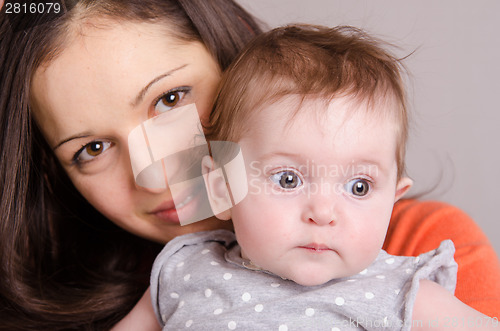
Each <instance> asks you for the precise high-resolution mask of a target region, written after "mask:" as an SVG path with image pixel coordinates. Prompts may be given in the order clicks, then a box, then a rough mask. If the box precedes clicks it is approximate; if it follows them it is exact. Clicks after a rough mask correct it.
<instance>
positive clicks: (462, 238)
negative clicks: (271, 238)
mask: <svg viewBox="0 0 500 331" xmlns="http://www.w3.org/2000/svg"><path fill="white" fill-rule="evenodd" d="M445 239H451V240H452V241H453V243H454V244H455V246H456V247H460V246H463V245H467V244H469V243H471V242H475V243H476V244H477V243H484V244H486V245H490V243H489V241H488V238H487V237H486V235H485V234H484V233H483V231H482V230H481V228H480V227H479V226H478V225H477V224H476V223H475V222H474V220H473V219H472V218H471V217H470V216H469V215H467V213H465V212H464V211H463V210H461V209H460V208H457V207H455V206H453V205H450V204H448V203H446V202H441V201H424V200H417V199H402V200H400V201H398V202H397V203H396V204H395V205H394V209H393V212H392V216H391V222H390V224H389V229H388V231H387V237H386V241H385V243H384V249H385V250H387V251H388V252H389V253H391V254H396V255H413V256H416V255H418V254H421V253H423V252H426V251H429V250H432V249H435V248H436V247H438V246H439V244H440V243H441V242H442V241H443V240H445Z"/></svg>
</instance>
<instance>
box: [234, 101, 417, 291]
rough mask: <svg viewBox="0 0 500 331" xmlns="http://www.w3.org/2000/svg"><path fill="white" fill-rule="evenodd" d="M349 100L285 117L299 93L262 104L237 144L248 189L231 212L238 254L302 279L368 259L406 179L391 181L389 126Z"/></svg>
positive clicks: (352, 268) (316, 279) (358, 267)
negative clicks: (238, 245)
mask: <svg viewBox="0 0 500 331" xmlns="http://www.w3.org/2000/svg"><path fill="white" fill-rule="evenodd" d="M348 101H349V100H348V99H346V98H338V99H335V100H334V101H333V102H331V103H329V104H328V105H325V102H324V101H323V100H309V101H306V102H305V103H304V104H302V106H301V109H300V110H299V113H298V115H296V116H295V117H294V118H293V119H291V120H290V117H289V113H290V111H293V110H294V109H296V107H297V105H298V99H297V98H296V97H293V96H290V97H286V98H284V99H282V100H281V101H280V102H278V103H275V104H272V105H268V106H265V107H264V108H263V109H262V110H261V111H260V112H259V114H258V115H256V116H255V118H253V119H252V121H251V123H249V125H250V126H251V127H252V128H253V129H252V130H250V133H249V134H248V135H247V136H245V137H244V138H243V139H242V140H241V141H240V142H239V144H240V146H241V148H242V151H243V156H244V159H245V166H246V168H247V176H248V189H249V191H248V195H247V197H246V198H245V199H244V200H243V201H242V202H240V203H239V204H237V205H236V206H235V207H234V208H233V209H232V210H231V217H232V219H233V223H234V227H235V231H236V236H237V239H238V241H239V243H240V245H241V247H242V255H243V257H244V258H248V259H249V260H251V261H252V262H253V263H254V264H256V265H258V266H260V267H261V268H263V269H266V270H269V271H271V272H273V273H275V274H277V275H279V276H281V277H284V278H287V279H291V280H293V281H295V282H297V283H299V284H301V285H307V286H312V285H318V284H322V283H325V282H327V281H329V280H331V279H333V278H341V277H345V276H349V275H353V274H356V273H358V272H360V271H362V270H363V269H365V268H366V267H367V266H368V265H370V264H371V263H372V262H373V260H374V259H375V258H376V256H377V255H378V253H379V250H380V248H381V247H382V244H383V242H384V238H385V234H386V230H387V227H388V224H389V220H390V216H391V212H392V207H393V204H394V202H395V201H396V200H397V199H398V198H399V197H400V196H401V195H402V194H404V192H406V189H407V188H409V185H410V184H411V181H410V180H409V179H408V178H403V179H401V180H400V181H397V165H396V123H394V121H393V120H391V119H385V120H384V119H383V118H381V117H377V116H376V115H375V116H373V115H368V114H367V113H368V112H372V113H373V112H374V111H375V112H376V111H377V110H376V109H375V110H373V109H370V110H368V109H366V107H367V106H366V105H359V104H356V103H349V102H348ZM384 106H385V107H387V106H391V105H384ZM319 107H323V108H324V107H328V110H321V109H320V108H319ZM353 107H355V108H358V110H357V111H355V112H352V108H353ZM316 109H318V110H316ZM289 110H290V111H289ZM346 111H349V114H350V115H348V116H346V115H345V114H346Z"/></svg>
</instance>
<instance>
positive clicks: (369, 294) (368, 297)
mask: <svg viewBox="0 0 500 331" xmlns="http://www.w3.org/2000/svg"><path fill="white" fill-rule="evenodd" d="M365 298H367V299H373V298H375V294H373V293H372V292H366V293H365Z"/></svg>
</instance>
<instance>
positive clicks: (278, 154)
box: [258, 151, 305, 163]
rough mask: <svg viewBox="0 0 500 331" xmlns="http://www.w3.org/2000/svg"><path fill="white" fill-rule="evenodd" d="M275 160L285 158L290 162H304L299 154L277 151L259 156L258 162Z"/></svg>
mask: <svg viewBox="0 0 500 331" xmlns="http://www.w3.org/2000/svg"><path fill="white" fill-rule="evenodd" d="M276 158H286V159H289V160H290V161H294V162H296V163H300V162H304V161H305V160H304V158H303V157H302V156H301V155H300V154H297V153H290V152H282V151H278V152H269V153H265V154H263V155H261V156H259V158H258V159H259V161H263V162H264V161H271V160H273V159H276Z"/></svg>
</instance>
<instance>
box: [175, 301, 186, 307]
mask: <svg viewBox="0 0 500 331" xmlns="http://www.w3.org/2000/svg"><path fill="white" fill-rule="evenodd" d="M184 304H185V302H184V301H181V302H179V305H178V306H177V307H179V308H182V307H183V306H184Z"/></svg>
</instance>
